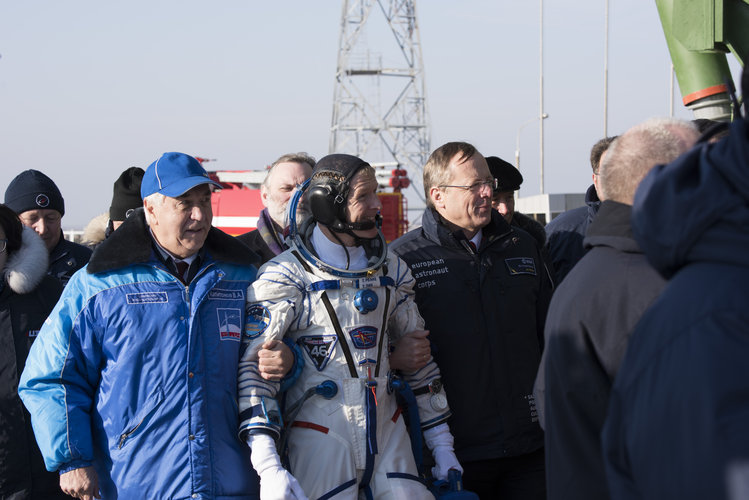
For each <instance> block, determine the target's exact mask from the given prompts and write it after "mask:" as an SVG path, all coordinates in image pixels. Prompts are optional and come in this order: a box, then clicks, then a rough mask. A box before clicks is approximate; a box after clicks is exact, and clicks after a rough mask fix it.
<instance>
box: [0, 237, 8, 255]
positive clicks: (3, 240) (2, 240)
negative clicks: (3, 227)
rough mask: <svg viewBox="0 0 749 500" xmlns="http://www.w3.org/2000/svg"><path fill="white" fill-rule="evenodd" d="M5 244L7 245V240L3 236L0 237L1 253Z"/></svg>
mask: <svg viewBox="0 0 749 500" xmlns="http://www.w3.org/2000/svg"><path fill="white" fill-rule="evenodd" d="M7 246H8V240H7V239H5V238H0V253H3V252H4V251H5V248H6V247H7Z"/></svg>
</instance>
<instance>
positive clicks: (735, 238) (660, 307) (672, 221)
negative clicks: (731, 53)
mask: <svg viewBox="0 0 749 500" xmlns="http://www.w3.org/2000/svg"><path fill="white" fill-rule="evenodd" d="M745 95H746V94H745ZM632 223H633V229H634V233H635V237H636V239H637V241H638V243H639V244H640V247H641V248H642V250H643V251H644V253H645V254H646V255H647V257H648V259H649V261H650V263H651V264H652V265H653V266H654V267H655V268H656V269H657V270H658V271H659V272H660V273H661V274H662V275H664V276H665V277H667V278H670V281H669V282H668V284H667V285H666V288H665V289H664V291H663V293H662V294H661V295H660V297H659V298H658V299H657V300H656V302H655V303H654V304H653V306H652V307H651V308H650V309H649V310H648V311H647V312H646V313H645V315H644V316H643V317H642V319H641V320H640V322H639V324H638V326H637V328H636V329H635V331H634V333H633V335H632V337H631V339H630V342H629V346H628V348H627V353H626V355H625V357H624V361H623V363H622V365H621V367H620V369H619V372H618V374H617V377H616V381H615V382H614V386H613V389H612V393H611V398H610V404H609V409H608V417H607V421H606V424H605V426H604V431H603V448H604V456H605V459H606V469H607V470H606V474H607V478H608V482H609V489H610V492H611V497H612V498H613V499H635V498H637V499H651V498H652V499H662V498H679V499H687V500H688V499H695V500H696V499H704V498H710V499H721V498H746V491H747V490H746V484H747V483H746V478H747V477H749V465H747V464H749V425H747V423H749V398H748V397H747V395H749V285H748V284H749V252H748V251H747V249H749V135H747V126H746V123H745V122H744V121H743V120H740V121H738V122H735V123H734V124H733V125H732V126H731V132H730V136H729V137H727V138H725V139H723V140H721V141H720V142H718V143H717V144H701V145H699V146H698V147H696V148H694V149H693V150H692V151H690V152H689V153H687V154H686V155H683V156H682V157H681V158H679V159H678V160H676V161H675V162H672V163H670V164H668V165H665V166H658V167H656V168H655V169H653V171H651V172H650V174H648V176H647V177H645V179H644V180H643V181H642V183H641V184H640V187H639V189H638V191H637V194H636V196H635V203H634V206H633V211H632ZM742 492H743V493H742Z"/></svg>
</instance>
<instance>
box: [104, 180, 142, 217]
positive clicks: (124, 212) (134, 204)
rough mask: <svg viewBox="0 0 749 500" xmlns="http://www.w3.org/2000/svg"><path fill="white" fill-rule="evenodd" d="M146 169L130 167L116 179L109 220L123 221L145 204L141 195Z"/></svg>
mask: <svg viewBox="0 0 749 500" xmlns="http://www.w3.org/2000/svg"><path fill="white" fill-rule="evenodd" d="M144 173H145V172H144V170H143V169H142V168H140V167H130V168H128V169H127V170H125V171H124V172H122V174H121V175H120V177H119V178H118V179H117V180H116V181H114V187H113V189H112V206H111V207H109V220H116V221H123V220H125V219H127V216H128V215H130V212H132V210H133V209H135V208H138V207H141V206H143V199H142V198H141V197H140V184H141V182H142V181H143V174H144Z"/></svg>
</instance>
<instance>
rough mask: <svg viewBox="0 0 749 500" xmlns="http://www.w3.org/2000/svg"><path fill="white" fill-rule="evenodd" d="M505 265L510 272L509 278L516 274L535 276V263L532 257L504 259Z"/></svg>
mask: <svg viewBox="0 0 749 500" xmlns="http://www.w3.org/2000/svg"><path fill="white" fill-rule="evenodd" d="M505 265H507V270H508V271H509V272H510V276H515V275H518V274H530V275H532V276H536V262H535V261H534V260H533V258H532V257H514V258H512V259H505Z"/></svg>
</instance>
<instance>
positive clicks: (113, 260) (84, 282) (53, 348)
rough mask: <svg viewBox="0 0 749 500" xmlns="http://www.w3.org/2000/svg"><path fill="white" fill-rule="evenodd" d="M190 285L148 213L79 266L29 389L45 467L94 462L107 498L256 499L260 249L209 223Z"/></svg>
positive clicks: (30, 364)
mask: <svg viewBox="0 0 749 500" xmlns="http://www.w3.org/2000/svg"><path fill="white" fill-rule="evenodd" d="M203 249H204V250H205V252H204V253H203V256H202V261H201V265H200V270H199V271H198V273H197V275H196V276H195V278H193V279H192V281H191V282H190V283H189V286H185V285H183V284H182V283H181V282H180V281H178V280H177V279H176V278H175V277H174V276H172V274H170V273H169V272H168V271H167V269H166V267H165V266H164V264H163V263H162V262H161V260H159V259H158V258H157V257H156V254H155V251H154V248H153V245H152V240H151V237H150V235H149V232H148V228H147V226H146V225H145V222H144V219H143V215H142V213H141V214H140V215H139V216H138V217H130V218H128V219H127V220H126V221H125V223H124V224H123V225H122V226H121V227H120V228H119V229H118V230H117V231H116V232H114V233H113V234H112V236H111V237H110V238H109V239H107V240H106V241H105V242H104V243H102V244H101V246H99V247H98V248H97V249H96V252H95V253H94V255H93V257H92V259H91V261H90V262H89V264H88V266H87V267H86V268H84V269H82V270H80V271H78V272H77V273H75V274H74V275H73V277H72V278H71V279H70V281H69V282H68V285H67V286H66V288H65V291H64V293H63V295H62V297H61V299H60V301H59V302H58V304H57V305H56V307H55V309H54V310H53V311H52V313H51V315H50V317H49V318H48V320H47V322H46V324H45V325H44V327H43V328H42V330H41V332H40V334H39V336H38V338H37V341H36V342H35V343H34V345H33V347H32V349H31V353H30V355H29V358H28V361H27V363H26V368H25V370H24V372H23V375H22V377H21V382H20V387H19V392H20V395H21V398H22V399H23V402H24V404H25V405H26V407H27V408H28V409H29V412H30V413H31V415H32V422H33V426H34V432H35V435H36V439H37V441H38V443H39V446H40V449H41V451H42V454H43V455H44V460H45V464H46V466H47V468H48V469H49V470H59V471H60V472H66V471H68V470H72V469H75V468H79V467H84V466H87V465H94V467H95V468H96V471H97V474H98V476H99V485H100V488H101V492H102V495H103V498H106V499H109V498H118V497H119V498H159V499H164V498H232V499H254V498H257V493H258V480H257V476H256V475H255V472H254V470H253V469H252V465H251V463H250V460H249V449H248V447H247V445H246V444H244V443H242V442H240V441H239V439H238V437H237V433H236V430H237V427H238V425H239V422H238V412H237V403H236V401H237V363H238V358H239V350H240V338H241V331H242V329H243V326H244V301H245V293H246V289H247V287H248V285H249V284H250V283H251V282H252V281H253V280H254V278H255V274H256V269H255V267H254V265H253V264H254V262H256V259H257V256H256V255H255V254H254V253H252V252H251V251H250V250H249V249H247V248H245V247H244V246H243V245H242V244H241V243H239V242H237V241H236V240H235V239H234V238H232V237H230V236H228V235H226V234H224V233H222V232H221V231H219V230H217V229H215V228H212V229H211V230H210V232H209V235H208V238H207V240H206V243H205V245H204V247H203Z"/></svg>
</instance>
